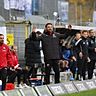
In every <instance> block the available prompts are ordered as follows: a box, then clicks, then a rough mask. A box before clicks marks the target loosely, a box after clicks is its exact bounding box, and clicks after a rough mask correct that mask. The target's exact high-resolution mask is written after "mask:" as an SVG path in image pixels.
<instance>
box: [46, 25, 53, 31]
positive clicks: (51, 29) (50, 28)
mask: <svg viewBox="0 0 96 96" xmlns="http://www.w3.org/2000/svg"><path fill="white" fill-rule="evenodd" d="M46 31H47V32H53V25H51V24H49V25H47V27H46Z"/></svg>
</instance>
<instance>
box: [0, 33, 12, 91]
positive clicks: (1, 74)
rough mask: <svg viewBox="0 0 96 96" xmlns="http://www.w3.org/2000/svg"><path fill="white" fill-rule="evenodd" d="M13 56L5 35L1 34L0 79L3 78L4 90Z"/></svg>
mask: <svg viewBox="0 0 96 96" xmlns="http://www.w3.org/2000/svg"><path fill="white" fill-rule="evenodd" d="M11 60H12V57H11V53H10V49H9V47H8V46H7V45H6V44H4V35H3V34H0V79H1V80H2V90H5V86H6V77H7V67H8V66H12V64H13V63H12V61H11Z"/></svg>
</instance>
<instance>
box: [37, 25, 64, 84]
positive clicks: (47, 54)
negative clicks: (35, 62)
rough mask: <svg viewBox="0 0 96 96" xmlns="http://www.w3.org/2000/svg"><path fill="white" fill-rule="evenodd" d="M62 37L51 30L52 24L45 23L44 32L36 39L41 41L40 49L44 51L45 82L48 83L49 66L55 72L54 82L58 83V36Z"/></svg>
mask: <svg viewBox="0 0 96 96" xmlns="http://www.w3.org/2000/svg"><path fill="white" fill-rule="evenodd" d="M60 37H64V35H61V34H59V33H55V32H53V25H52V24H51V23H47V24H46V25H45V30H44V33H43V34H42V35H41V36H39V37H38V38H37V39H39V40H41V41H42V49H43V53H44V61H45V74H46V76H45V83H46V84H49V83H50V71H51V67H53V70H54V72H55V83H59V77H60V73H59V65H58V60H59V59H60V48H59V38H60Z"/></svg>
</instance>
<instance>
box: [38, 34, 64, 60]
mask: <svg viewBox="0 0 96 96" xmlns="http://www.w3.org/2000/svg"><path fill="white" fill-rule="evenodd" d="M63 37H64V35H63V34H59V33H56V32H53V34H52V35H49V34H47V32H45V33H43V34H42V35H41V36H39V37H38V39H39V40H41V41H42V49H43V53H44V59H45V60H46V59H47V60H48V59H60V46H59V38H63Z"/></svg>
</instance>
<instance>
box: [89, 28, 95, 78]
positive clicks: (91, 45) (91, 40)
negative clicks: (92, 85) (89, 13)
mask: <svg viewBox="0 0 96 96" xmlns="http://www.w3.org/2000/svg"><path fill="white" fill-rule="evenodd" d="M89 57H90V59H91V61H90V63H89V64H88V79H92V77H93V70H94V68H95V62H96V36H95V31H94V30H90V31H89Z"/></svg>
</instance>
